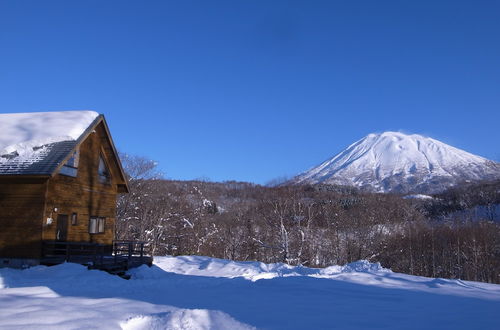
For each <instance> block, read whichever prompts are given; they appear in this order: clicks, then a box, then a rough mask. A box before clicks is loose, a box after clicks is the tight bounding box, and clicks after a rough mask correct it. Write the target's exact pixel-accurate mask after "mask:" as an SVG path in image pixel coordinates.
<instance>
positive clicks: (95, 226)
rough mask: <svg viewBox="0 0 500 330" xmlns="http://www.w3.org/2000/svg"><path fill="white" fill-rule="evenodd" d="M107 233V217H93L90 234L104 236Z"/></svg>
mask: <svg viewBox="0 0 500 330" xmlns="http://www.w3.org/2000/svg"><path fill="white" fill-rule="evenodd" d="M105 231H106V217H98V216H91V217H90V218H89V234H93V235H96V234H104V232H105Z"/></svg>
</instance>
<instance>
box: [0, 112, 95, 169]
mask: <svg viewBox="0 0 500 330" xmlns="http://www.w3.org/2000/svg"><path fill="white" fill-rule="evenodd" d="M98 116H99V114H98V113H97V112H94V111H60V112H33V113H4V114H0V175H6V174H9V175H12V174H50V173H51V171H52V170H53V169H55V168H56V167H57V165H59V163H60V162H61V161H62V160H63V159H64V158H65V157H66V156H67V155H68V153H69V152H70V151H71V150H72V149H73V147H74V146H75V145H76V141H77V140H78V138H79V137H80V136H81V135H82V134H83V133H84V132H85V130H86V129H87V128H88V127H89V126H90V125H91V124H92V123H93V122H94V121H95V120H96V118H97V117H98Z"/></svg>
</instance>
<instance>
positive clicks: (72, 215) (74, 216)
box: [71, 213, 78, 226]
mask: <svg viewBox="0 0 500 330" xmlns="http://www.w3.org/2000/svg"><path fill="white" fill-rule="evenodd" d="M77 224H78V218H77V215H76V213H73V214H71V225H72V226H76V225H77Z"/></svg>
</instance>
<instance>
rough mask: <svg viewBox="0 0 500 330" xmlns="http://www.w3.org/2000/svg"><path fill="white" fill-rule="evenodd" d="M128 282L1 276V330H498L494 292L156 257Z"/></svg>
mask: <svg viewBox="0 0 500 330" xmlns="http://www.w3.org/2000/svg"><path fill="white" fill-rule="evenodd" d="M130 273H131V275H132V278H131V279H130V280H128V281H127V280H123V279H121V278H119V277H116V276H112V275H108V274H107V273H104V272H100V271H95V270H92V271H89V270H87V269H86V268H85V267H83V266H80V265H75V264H63V265H59V266H54V267H43V266H39V267H34V268H31V269H27V270H14V269H5V268H4V269H0V328H2V329H3V328H7V329H10V328H15V329H35V328H36V329H91V328H99V329H120V328H123V329H235V330H237V329H251V328H253V327H256V328H260V329H373V328H377V329H499V328H500V312H499V311H500V285H493V284H485V283H477V282H466V281H460V280H445V279H432V278H425V277H417V276H410V275H404V274H398V273H393V272H391V271H390V270H387V269H383V268H382V267H380V265H378V264H370V263H368V262H365V261H360V262H357V263H353V264H349V265H347V266H332V267H328V268H323V269H311V268H306V267H292V266H288V265H284V264H263V263H259V262H232V261H228V260H221V259H213V258H207V257H196V256H189V257H187V256H186V257H175V258H174V257H159V258H156V259H155V265H154V266H153V267H151V268H148V267H146V266H143V267H141V268H138V269H134V270H132V271H131V272H130Z"/></svg>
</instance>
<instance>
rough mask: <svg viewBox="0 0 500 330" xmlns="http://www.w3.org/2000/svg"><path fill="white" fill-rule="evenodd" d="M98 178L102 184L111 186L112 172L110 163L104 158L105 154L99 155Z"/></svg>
mask: <svg viewBox="0 0 500 330" xmlns="http://www.w3.org/2000/svg"><path fill="white" fill-rule="evenodd" d="M97 178H98V180H99V182H100V183H101V184H106V185H109V184H111V172H110V171H109V166H108V162H107V161H106V157H104V154H103V152H102V151H101V152H100V153H99V164H98V165H97Z"/></svg>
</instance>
